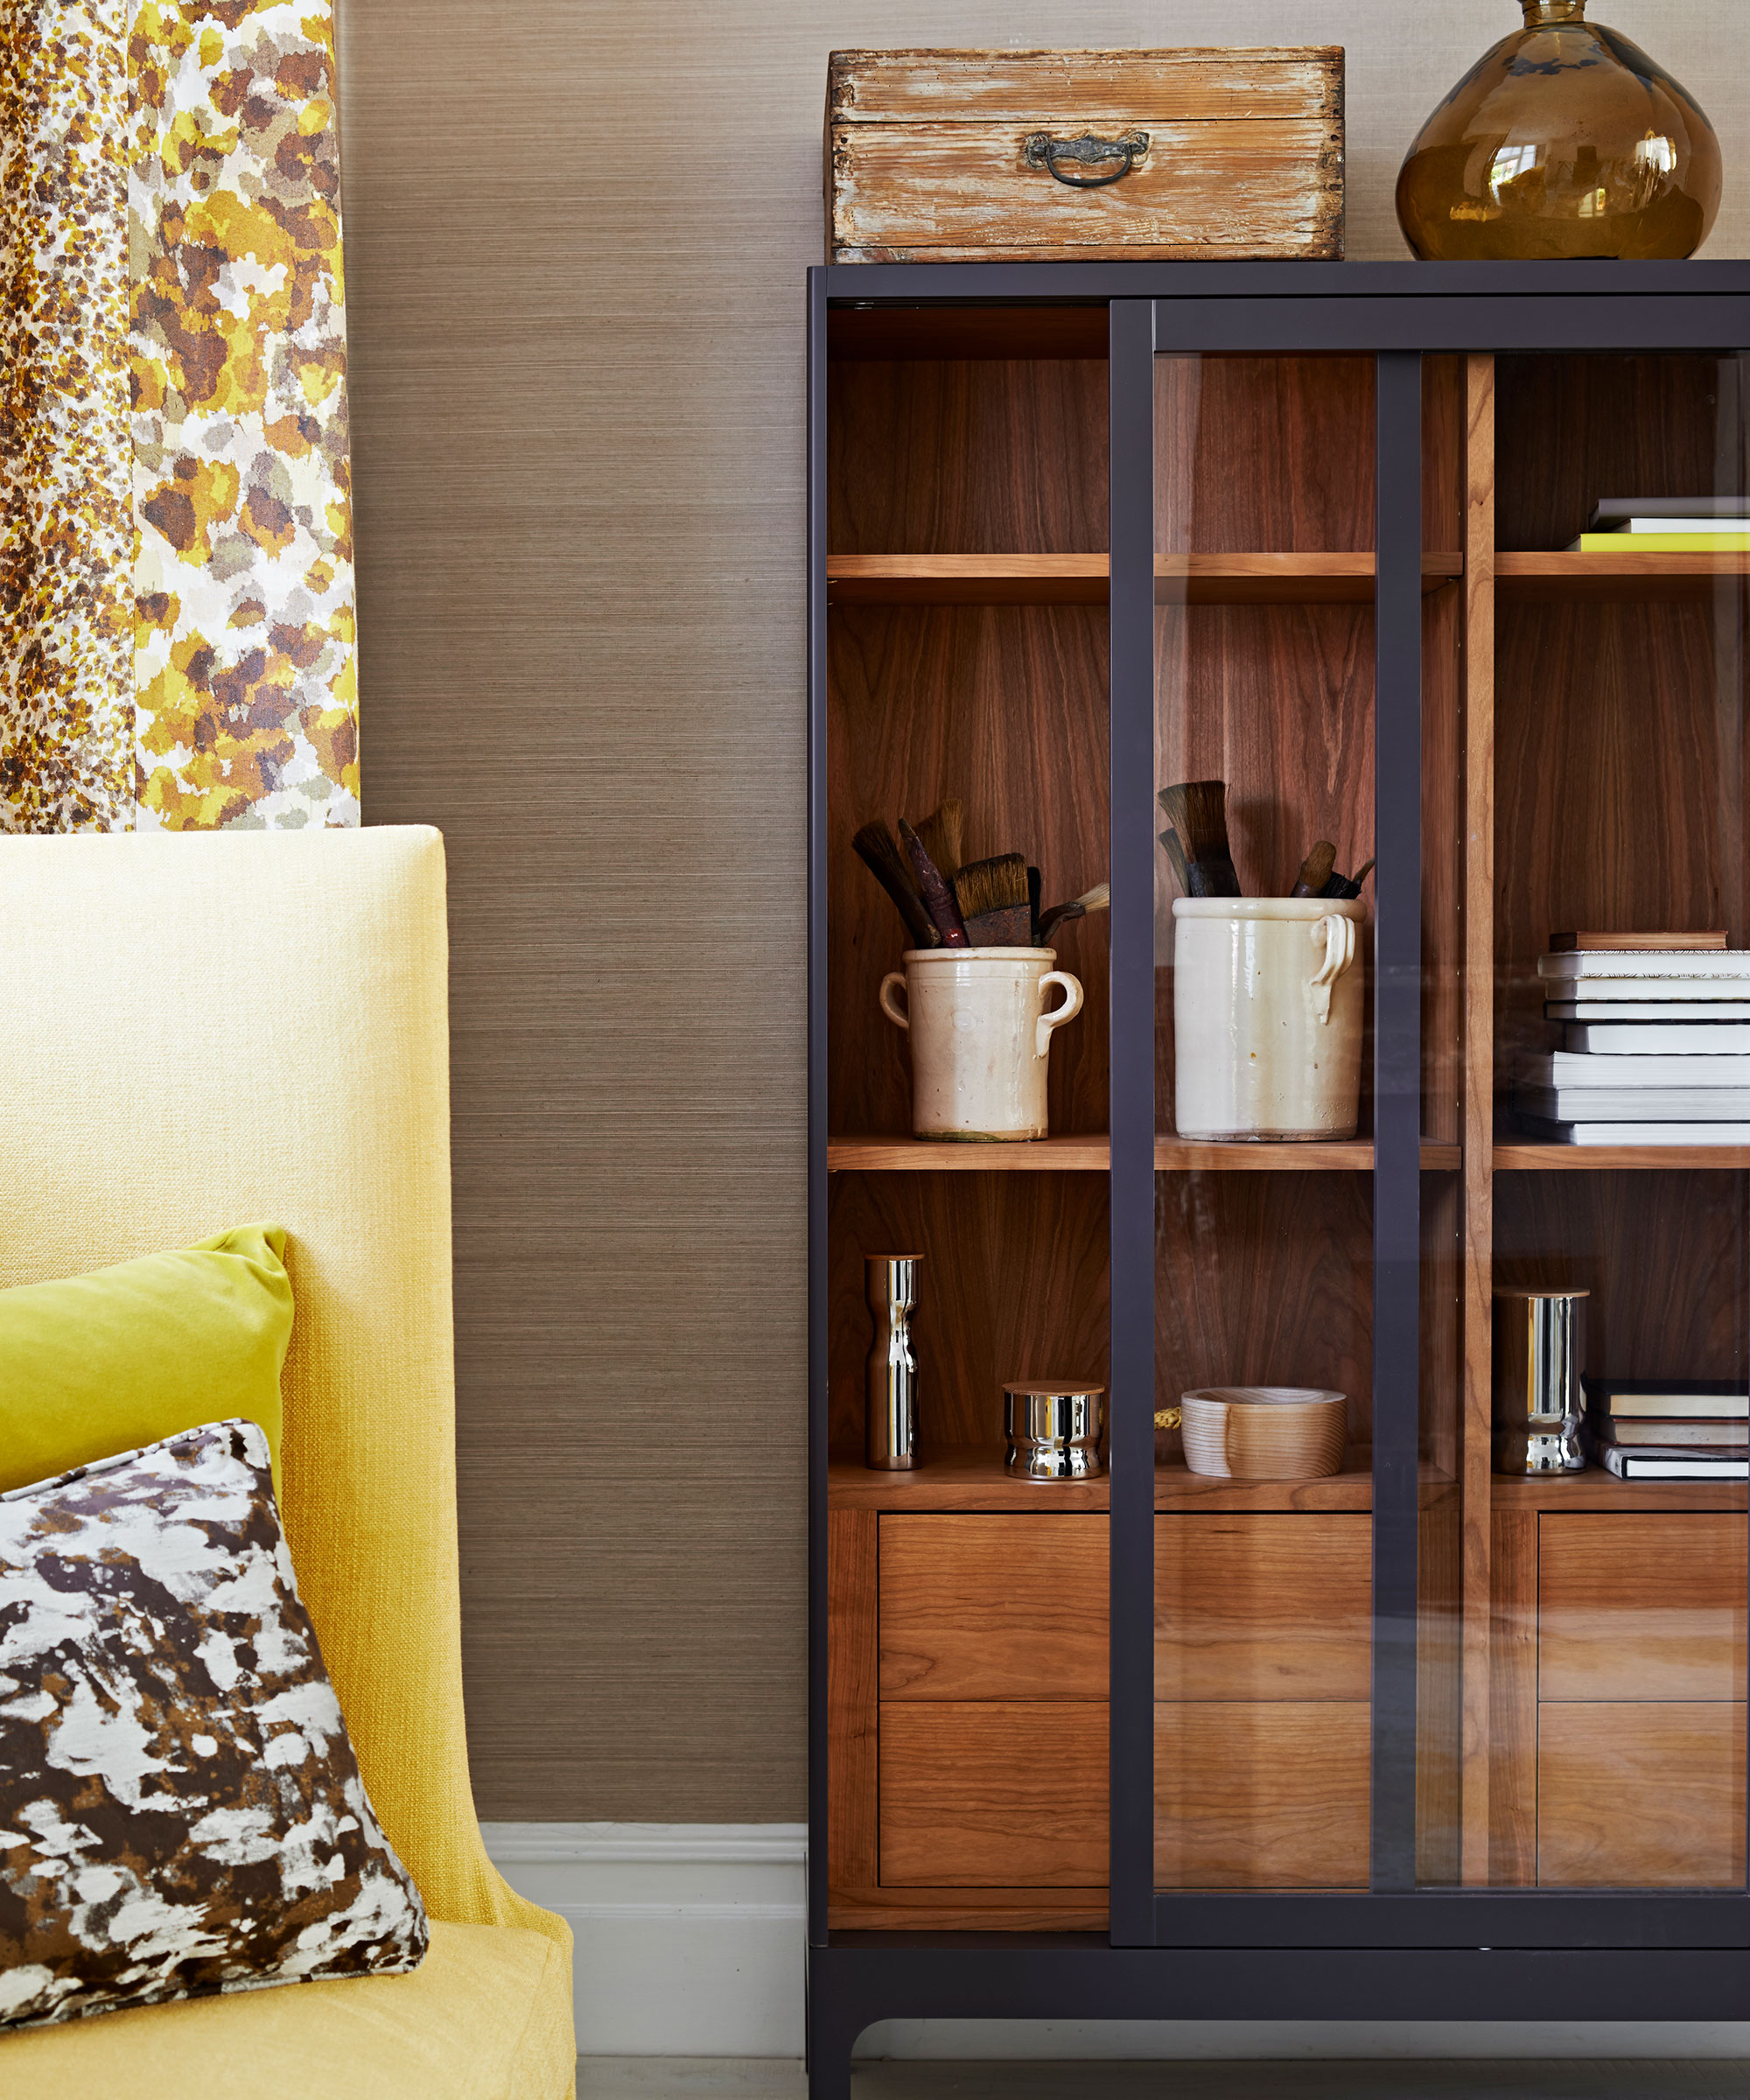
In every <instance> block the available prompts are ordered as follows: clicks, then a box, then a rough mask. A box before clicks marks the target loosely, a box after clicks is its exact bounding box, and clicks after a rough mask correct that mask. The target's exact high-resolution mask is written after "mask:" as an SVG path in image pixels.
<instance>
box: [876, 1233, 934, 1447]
mask: <svg viewBox="0 0 1750 2100" xmlns="http://www.w3.org/2000/svg"><path fill="white" fill-rule="evenodd" d="M921 1259H922V1257H921V1256H920V1255H915V1254H869V1255H865V1257H863V1261H864V1271H865V1278H864V1282H865V1292H866V1295H867V1298H868V1301H869V1310H870V1312H871V1313H873V1314H874V1316H875V1340H874V1342H873V1344H872V1347H871V1348H870V1351H869V1398H868V1405H867V1409H866V1412H865V1425H866V1426H865V1439H864V1449H865V1464H867V1465H869V1466H872V1467H874V1468H875V1469H876V1470H877V1471H878V1472H879V1473H907V1472H909V1471H910V1470H911V1468H912V1467H913V1466H914V1464H915V1462H916V1455H917V1442H918V1360H917V1357H916V1355H914V1353H913V1349H912V1314H913V1313H914V1312H915V1311H916V1310H917V1304H918V1264H919V1262H920V1261H921Z"/></svg>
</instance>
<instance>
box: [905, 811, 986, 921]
mask: <svg viewBox="0 0 1750 2100" xmlns="http://www.w3.org/2000/svg"><path fill="white" fill-rule="evenodd" d="M900 844H902V845H903V846H904V847H905V849H906V851H907V853H909V854H910V855H911V857H912V872H913V873H914V875H915V876H916V877H917V879H918V890H919V893H920V894H921V896H922V898H923V900H924V909H925V910H926V911H927V912H928V914H929V915H930V918H931V920H932V921H934V923H935V930H936V932H937V933H938V934H939V935H941V936H942V946H943V947H944V948H970V947H971V945H972V943H971V942H970V941H969V940H968V939H967V938H966V926H965V922H964V921H963V919H962V918H961V916H960V907H959V906H958V905H957V904H956V902H955V901H954V892H953V891H952V890H951V889H949V886H948V885H947V884H946V883H945V882H944V881H943V880H942V870H941V869H940V868H939V867H937V865H935V862H934V861H933V860H932V859H931V858H930V857H929V855H928V853H926V852H925V851H924V849H923V843H922V841H921V839H920V838H919V837H918V835H917V833H916V832H915V831H914V830H913V829H912V827H911V826H910V825H909V824H908V823H907V822H906V820H905V818H904V817H903V816H902V817H901V818H900Z"/></svg>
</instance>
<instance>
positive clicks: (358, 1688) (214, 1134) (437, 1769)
mask: <svg viewBox="0 0 1750 2100" xmlns="http://www.w3.org/2000/svg"><path fill="white" fill-rule="evenodd" d="M254 1219H263V1220H273V1221H276V1222H278V1223H280V1224H283V1226H285V1227H286V1229H287V1230H288V1232H289V1233H290V1244H289V1247H288V1250H287V1267H288V1268H289V1269H290V1273H291V1279H292V1287H293V1290H294V1292H295V1295H296V1300H297V1315H296V1320H295V1323H294V1327H293V1334H292V1341H291V1349H290V1355H289V1357H288V1359H287V1362H286V1368H285V1375H284V1381H283V1392H284V1399H285V1439H284V1451H283V1516H284V1521H285V1527H286V1535H287V1538H288V1540H289V1542H290V1547H291V1552H292V1558H293V1562H294V1564H295V1565H296V1567H297V1578H298V1585H299V1587H300V1589H301V1591H302V1593H303V1595H304V1600H305V1602H306V1603H307V1604H308V1606H309V1607H310V1611H311V1616H312V1617H313V1619H314V1621H315V1622H316V1628H317V1631H318V1634H319V1635H320V1637H321V1641H322V1649H323V1653H324V1656H325V1658H326V1660H327V1663H328V1667H329V1670H330V1673H331V1674H332V1677H333V1680H334V1684H335V1688H336V1690H337V1691H338V1692H339V1698H340V1702H341V1705H342V1707H343V1709H344V1710H345V1712H346V1720H347V1725H348V1727H349V1728H350V1730H351V1733H352V1736H353V1742H354V1744H355V1746H356V1747H357V1750H358V1755H359V1763H360V1769H361V1771H362V1773H363V1775H364V1779H365V1783H366V1786H367V1789H369V1792H370V1796H371V1799H372V1802H373V1803H374V1806H375V1808H376V1810H377V1813H378V1815H379V1816H380V1817H381V1820H382V1824H383V1827H384V1829H385V1830H386V1831H388V1835H389V1838H391V1840H392V1841H393V1843H394V1845H395V1848H396V1850H397V1851H398V1852H400V1854H401V1856H402V1859H404V1860H405V1862H406V1863H407V1866H408V1867H409V1871H410V1872H411V1873H412V1874H413V1876H414V1879H415V1880H416V1881H417V1883H418V1884H419V1887H420V1889H421V1892H422V1893H423V1895H424V1897H425V1900H426V1902H427V1905H428V1907H429V1908H430V1909H431V1911H432V1913H433V1915H436V1916H438V1917H444V1918H451V1919H456V1920H459V1921H462V1922H479V1923H486V1922H507V1923H513V1922H514V1923H521V1924H529V1925H534V1926H535V1927H537V1929H542V1930H550V1931H551V1932H552V1934H553V1936H555V1937H558V1936H563V1934H564V1930H565V1929H564V1927H563V1925H561V1924H560V1923H559V1921H558V1920H556V1919H549V1918H548V1916H547V1914H545V1913H544V1912H541V1911H538V1910H536V1909H535V1908H534V1906H532V1905H527V1904H524V1903H523V1902H522V1901H521V1899H520V1898H517V1897H515V1896H514V1895H512V1894H511V1893H510V1891H509V1890H508V1889H507V1888H506V1887H504V1884H503V1883H502V1882H501V1881H500V1880H499V1878H498V1876H497V1874H496V1873H494V1872H493V1869H492V1867H491V1866H490V1863H489V1862H488V1861H487V1859H486V1853H485V1850H484V1848H483V1846H482V1845H481V1843H480V1837H479V1825H478V1824H477V1823H476V1821H475V1817H474V1810H473V1802H472V1793H471V1791H470V1788H469V1783H468V1769H467V1747H466V1739H465V1729H464V1722H463V1712H462V1680H461V1642H460V1616H459V1605H458V1584H457V1558H456V1508H455V1502H456V1468H455V1388H454V1366H453V1354H452V1334H451V1289H450V1096H449V1034H448V997H447V935H446V929H445V923H444V844H443V840H442V839H441V838H440V837H439V836H438V834H437V832H436V831H432V830H423V829H407V830H388V829H383V830H326V831H323V830H312V831H306V832H286V831H278V832H267V831H225V832H201V833H194V832H179V833H164V832H157V833H139V834H135V835H131V836H126V837H122V836H115V837H110V836H93V835H78V836H72V837H10V838H0V1285H10V1284H16V1283H25V1282H30V1281H34V1280H36V1279H38V1278H45V1277H53V1276H67V1275H75V1274H78V1273H80V1272H81V1271H85V1270H88V1269H95V1268H97V1267H100V1266H102V1264H106V1263H109V1262H117V1261H123V1260H125V1259H127V1258H128V1257H130V1256H131V1255H137V1254H146V1253H151V1252H152V1251H154V1250H158V1249H161V1248H169V1247H179V1246H182V1245H185V1244H186V1243H188V1242H190V1241H193V1240H197V1239H200V1238H202V1237H204V1236H206V1235H207V1234H208V1233H212V1232H215V1231H217V1230H219V1229H221V1228H222V1227H224V1226H227V1225H233V1224H241V1223H243V1222H248V1221H249V1220H254ZM189 1375H190V1376H191V1378H196V1379H198V1377H199V1376H200V1366H199V1365H198V1364H191V1365H190V1367H189Z"/></svg>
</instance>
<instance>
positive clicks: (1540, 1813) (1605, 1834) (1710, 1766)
mask: <svg viewBox="0 0 1750 2100" xmlns="http://www.w3.org/2000/svg"><path fill="white" fill-rule="evenodd" d="M1624 1521H1625V1522H1633V1523H1643V1522H1656V1521H1657V1520H1656V1519H1650V1520H1649V1519H1643V1518H1639V1517H1636V1518H1633V1519H1625V1520H1624ZM1687 1521H1688V1522H1691V1523H1693V1522H1695V1521H1696V1520H1695V1519H1693V1518H1691V1519H1689V1520H1687ZM1741 1530H1742V1523H1741V1520H1740V1531H1741ZM1537 1880H1538V1882H1539V1884H1540V1885H1541V1886H1543V1887H1576V1886H1578V1887H1607V1886H1613V1885H1614V1886H1616V1887H1625V1888H1648V1887H1677V1888H1711V1887H1735V1886H1739V1885H1741V1884H1742V1882H1743V1880H1744V1709H1743V1707H1742V1706H1741V1705H1738V1704H1737V1703H1735V1702H1733V1701H1726V1700H1711V1701H1705V1702H1704V1701H1700V1700H1669V1701H1665V1702H1663V1703H1655V1702H1651V1701H1648V1700H1627V1701H1625V1700H1616V1701H1609V1702H1605V1701H1600V1702H1596V1703H1585V1702H1578V1701H1577V1702H1574V1703H1572V1704H1567V1705H1543V1706H1540V1707H1539V1708H1538V1710H1537Z"/></svg>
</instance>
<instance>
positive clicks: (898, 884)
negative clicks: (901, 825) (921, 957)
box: [852, 839, 942, 948]
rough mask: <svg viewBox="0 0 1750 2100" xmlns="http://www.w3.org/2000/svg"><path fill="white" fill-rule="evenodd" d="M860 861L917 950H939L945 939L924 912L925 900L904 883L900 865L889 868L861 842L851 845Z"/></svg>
mask: <svg viewBox="0 0 1750 2100" xmlns="http://www.w3.org/2000/svg"><path fill="white" fill-rule="evenodd" d="M852 844H854V846H855V847H856V850H857V857H858V859H859V860H860V861H861V862H862V863H863V865H864V866H865V868H867V869H868V871H869V872H870V873H871V874H872V876H873V877H874V878H875V879H876V881H877V882H879V884H880V886H881V887H882V888H883V889H884V890H886V893H887V894H888V896H889V897H891V898H892V899H893V907H894V909H895V910H896V911H897V912H898V913H899V914H900V918H901V919H903V920H904V921H905V922H906V931H907V933H908V934H909V935H911V937H912V945H913V947H914V948H940V947H941V946H942V935H940V934H939V933H937V931H936V930H935V921H933V920H932V919H931V917H930V915H929V914H928V912H927V911H926V910H925V909H924V900H923V899H922V898H921V897H920V896H919V895H918V893H917V892H916V891H915V890H914V889H911V888H909V887H908V886H907V885H906V883H905V882H904V880H903V879H902V872H901V870H900V867H899V866H898V865H897V864H894V865H889V864H888V863H887V861H886V859H884V858H882V856H881V855H880V854H879V853H873V852H871V851H870V850H869V849H868V848H867V847H866V846H865V844H864V843H863V841H862V840H861V839H856V840H853V841H852Z"/></svg>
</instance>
